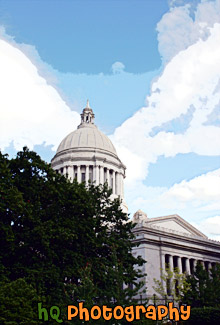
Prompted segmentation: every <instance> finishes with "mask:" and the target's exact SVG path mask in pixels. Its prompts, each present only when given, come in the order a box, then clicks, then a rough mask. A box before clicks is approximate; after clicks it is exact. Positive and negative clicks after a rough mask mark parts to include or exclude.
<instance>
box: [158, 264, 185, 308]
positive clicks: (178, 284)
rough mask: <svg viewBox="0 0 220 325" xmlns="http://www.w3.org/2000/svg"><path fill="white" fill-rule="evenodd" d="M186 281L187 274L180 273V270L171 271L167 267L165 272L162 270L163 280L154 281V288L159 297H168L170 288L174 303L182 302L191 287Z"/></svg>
mask: <svg viewBox="0 0 220 325" xmlns="http://www.w3.org/2000/svg"><path fill="white" fill-rule="evenodd" d="M186 279H187V276H186V274H185V273H180V272H179V269H178V268H174V270H173V271H171V270H170V268H169V267H166V269H165V271H164V270H162V276H161V280H157V279H154V283H155V286H154V287H153V288H154V290H155V292H157V293H158V295H159V297H165V296H167V288H169V290H168V291H169V296H172V299H173V300H174V301H176V302H180V301H182V298H183V296H184V295H185V294H186V292H187V291H188V290H189V287H190V285H189V284H188V282H187V280H186Z"/></svg>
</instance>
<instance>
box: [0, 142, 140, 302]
mask: <svg viewBox="0 0 220 325" xmlns="http://www.w3.org/2000/svg"><path fill="white" fill-rule="evenodd" d="M110 194H111V191H110V190H109V189H108V188H107V186H106V185H104V186H101V185H100V186H98V187H96V186H94V185H93V184H90V185H89V187H88V188H87V187H85V184H78V183H77V182H76V181H74V182H73V183H70V182H69V181H68V180H67V179H66V178H65V177H64V176H61V175H60V174H56V173H55V172H54V171H53V170H52V168H51V167H50V165H48V164H46V163H45V162H44V161H42V160H41V158H40V157H39V156H38V155H37V154H36V153H35V152H31V151H29V150H28V149H27V148H24V150H23V151H21V152H18V154H17V157H16V158H15V159H11V160H9V159H8V158H7V157H6V156H3V155H1V154H0V196H1V200H0V280H1V281H2V282H3V283H6V282H7V281H12V282H14V281H16V280H17V279H20V278H23V279H25V281H26V283H28V284H31V285H32V287H33V288H34V290H36V293H37V295H39V296H45V297H46V300H47V305H53V304H55V305H59V304H62V305H66V304H68V303H72V304H73V303H75V302H76V300H75V299H91V298H92V295H93V294H94V295H95V296H96V298H98V299H99V301H100V302H102V303H106V304H110V303H111V302H112V300H114V301H115V303H119V302H120V303H123V304H127V303H130V302H131V301H132V297H133V296H134V295H135V293H136V292H137V290H138V289H139V288H140V287H141V285H142V284H141V283H139V278H140V277H141V276H142V275H141V273H140V271H138V268H137V267H138V266H141V265H143V263H144V261H143V260H142V259H141V258H140V257H138V258H135V257H134V256H133V255H132V247H133V244H132V241H131V240H132V238H133V234H132V228H133V224H132V223H131V222H128V216H127V215H126V214H124V213H123V212H122V210H121V208H120V201H119V200H118V199H116V200H114V201H112V200H110ZM88 265H89V268H88V267H87V266H88ZM83 272H84V274H83ZM85 272H87V273H88V274H87V273H85ZM82 280H83V282H82ZM80 283H81V287H82V285H83V286H84V291H85V289H86V288H87V289H88V287H90V289H89V291H87V296H84V291H83V290H81V289H82V288H78V290H77V286H79V284H80ZM123 283H124V284H125V285H127V286H126V289H125V287H123V286H122V284H123ZM129 284H133V285H134V288H135V289H131V287H130V286H129ZM87 289H86V290H87ZM73 292H74V294H73ZM73 299H74V300H73Z"/></svg>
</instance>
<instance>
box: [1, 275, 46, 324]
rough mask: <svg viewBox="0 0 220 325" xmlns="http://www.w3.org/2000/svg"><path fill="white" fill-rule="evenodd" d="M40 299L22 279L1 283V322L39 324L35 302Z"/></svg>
mask: <svg viewBox="0 0 220 325" xmlns="http://www.w3.org/2000/svg"><path fill="white" fill-rule="evenodd" d="M39 300H42V298H40V297H39V296H38V295H37V292H36V290H35V289H34V288H33V287H32V286H31V285H29V284H27V283H26V281H25V280H24V279H17V280H15V281H12V282H8V283H2V284H1V286H0V323H1V324H10V325H16V324H23V325H26V324H39V321H38V320H37V319H36V312H37V303H38V301H39Z"/></svg>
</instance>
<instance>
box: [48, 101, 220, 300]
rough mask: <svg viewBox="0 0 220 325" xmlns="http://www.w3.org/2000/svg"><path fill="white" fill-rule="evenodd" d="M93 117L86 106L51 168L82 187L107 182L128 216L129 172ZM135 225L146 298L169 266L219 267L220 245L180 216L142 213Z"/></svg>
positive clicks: (186, 269) (135, 218)
mask: <svg viewBox="0 0 220 325" xmlns="http://www.w3.org/2000/svg"><path fill="white" fill-rule="evenodd" d="M94 118H95V115H94V113H93V110H92V108H91V107H90V106H89V102H88V101H87V105H86V107H85V108H84V109H83V111H82V114H81V123H80V125H79V126H78V128H77V130H75V131H73V132H71V133H70V134H68V135H67V136H66V137H65V138H64V139H63V140H62V141H61V143H60V145H59V147H58V149H57V152H56V154H55V156H54V157H53V159H52V161H51V165H52V168H53V169H54V170H56V171H57V172H60V173H61V174H63V175H65V176H66V177H68V178H69V179H70V180H73V179H77V181H78V182H79V183H81V182H85V183H86V184H88V182H89V180H90V181H91V182H94V183H95V185H99V184H104V183H105V182H107V183H108V185H109V187H110V188H111V189H112V198H115V197H120V199H121V200H122V209H123V211H124V212H126V213H127V212H128V206H129V202H127V203H128V206H127V204H126V203H125V200H124V178H125V176H126V174H125V170H126V167H125V165H124V164H123V163H122V162H121V160H120V158H119V157H118V155H117V152H116V150H115V147H114V146H113V144H112V142H111V141H110V139H109V138H108V137H107V136H106V135H105V134H103V133H102V132H101V131H100V130H99V129H98V128H97V126H96V125H95V124H94ZM140 208H141V207H140ZM132 221H133V222H135V224H136V226H135V228H134V230H133V231H134V234H135V240H134V241H135V242H137V243H139V246H138V247H135V248H134V249H133V254H134V255H135V256H138V255H140V256H141V257H142V258H143V259H144V260H146V261H147V263H145V264H144V266H143V270H142V271H143V274H147V275H146V276H145V277H144V278H143V280H144V283H145V288H146V289H147V290H146V292H147V296H151V295H153V294H154V293H155V291H154V288H153V287H154V285H155V283H154V279H157V280H161V281H163V280H162V273H163V270H165V265H169V267H170V269H171V270H173V269H174V268H176V267H178V269H179V271H180V273H184V272H185V273H187V274H192V273H193V272H194V269H195V266H196V263H197V262H200V263H202V264H203V266H204V268H205V269H206V270H207V272H208V271H209V269H210V268H211V267H212V266H214V265H215V264H216V263H220V242H218V241H214V240H210V239H208V238H207V236H205V235H204V234H203V233H201V232H200V231H199V230H198V229H196V228H195V227H193V226H192V225H191V224H189V223H188V222H187V221H185V220H184V219H183V218H181V217H180V216H178V215H177V214H176V215H168V216H162V217H156V218H148V216H147V214H146V213H144V212H143V211H141V210H138V211H137V212H136V213H135V214H134V216H133V218H132ZM164 286H165V283H164ZM167 289H168V288H167ZM167 294H169V292H167ZM143 298H144V297H143Z"/></svg>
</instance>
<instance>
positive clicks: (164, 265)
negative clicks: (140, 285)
mask: <svg viewBox="0 0 220 325" xmlns="http://www.w3.org/2000/svg"><path fill="white" fill-rule="evenodd" d="M161 264H162V265H161V268H162V271H163V272H165V270H166V262H165V254H162V255H161Z"/></svg>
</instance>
